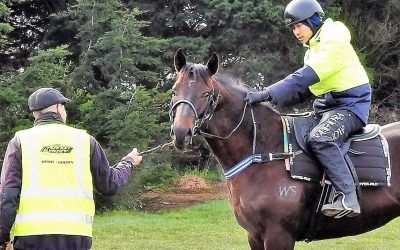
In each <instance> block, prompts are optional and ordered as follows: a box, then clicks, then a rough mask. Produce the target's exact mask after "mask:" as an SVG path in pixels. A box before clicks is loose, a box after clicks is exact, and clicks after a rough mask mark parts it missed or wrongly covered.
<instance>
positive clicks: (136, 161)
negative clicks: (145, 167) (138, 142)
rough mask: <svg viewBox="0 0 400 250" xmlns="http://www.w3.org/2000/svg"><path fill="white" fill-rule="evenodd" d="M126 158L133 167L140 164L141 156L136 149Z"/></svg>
mask: <svg viewBox="0 0 400 250" xmlns="http://www.w3.org/2000/svg"><path fill="white" fill-rule="evenodd" d="M127 156H129V157H130V158H131V159H132V160H133V162H132V164H133V165H135V166H138V165H139V164H140V162H142V158H143V156H141V155H139V153H138V151H137V148H134V149H133V150H132V151H131V152H130V153H129V154H128V155H127Z"/></svg>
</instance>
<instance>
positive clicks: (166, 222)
mask: <svg viewBox="0 0 400 250" xmlns="http://www.w3.org/2000/svg"><path fill="white" fill-rule="evenodd" d="M398 235H400V219H397V220H394V221H392V222H391V223H389V224H387V225H386V226H384V227H382V228H380V229H377V230H374V231H372V232H369V233H366V234H363V235H359V236H353V237H346V238H342V239H335V240H325V241H318V242H312V243H308V244H307V243H303V242H300V243H297V244H296V248H295V249H297V250H300V249H335V250H341V249H346V250H348V249H351V250H369V249H371V250H391V249H400V240H399V239H398ZM93 249H94V250H102V249H140V250H147V249H149V250H152V249H199V250H200V249H205V250H214V249H229V250H231V249H232V250H234V249H243V250H244V249H249V247H248V245H247V236H246V232H245V231H244V229H242V228H241V227H240V226H239V225H238V224H237V222H236V220H235V219H234V216H233V213H232V211H231V209H230V207H229V204H228V202H227V201H226V200H220V201H212V202H208V203H205V204H201V205H197V206H194V207H191V208H187V209H183V210H178V211H171V212H158V213H155V214H149V213H143V212H131V211H129V212H128V211H113V212H107V213H104V214H101V215H97V216H96V218H95V223H94V240H93Z"/></svg>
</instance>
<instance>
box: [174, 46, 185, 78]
mask: <svg viewBox="0 0 400 250" xmlns="http://www.w3.org/2000/svg"><path fill="white" fill-rule="evenodd" d="M185 64H186V57H185V55H184V54H183V51H182V49H181V48H179V49H178V50H177V51H176V53H175V57H174V65H175V70H176V72H179V71H181V69H182V67H183V66H185Z"/></svg>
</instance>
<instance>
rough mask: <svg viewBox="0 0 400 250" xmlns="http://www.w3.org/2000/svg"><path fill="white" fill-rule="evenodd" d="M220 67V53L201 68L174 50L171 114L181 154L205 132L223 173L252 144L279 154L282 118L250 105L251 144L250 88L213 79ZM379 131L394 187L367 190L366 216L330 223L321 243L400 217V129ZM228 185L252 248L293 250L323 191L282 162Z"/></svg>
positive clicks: (248, 172) (363, 207)
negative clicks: (384, 141) (247, 101)
mask: <svg viewBox="0 0 400 250" xmlns="http://www.w3.org/2000/svg"><path fill="white" fill-rule="evenodd" d="M218 67H219V62H218V56H217V55H216V54H215V53H213V55H212V57H211V58H210V60H209V61H208V63H207V65H202V64H193V63H187V62H186V58H185V56H184V55H183V52H182V50H181V49H179V50H178V51H177V52H176V54H175V68H176V71H177V74H178V75H177V80H176V83H175V85H174V86H173V89H172V93H173V97H172V104H173V106H172V108H171V112H172V116H173V118H174V120H173V127H172V136H173V139H174V143H175V146H176V147H177V148H178V149H183V148H184V147H185V146H186V144H187V142H188V141H189V140H190V139H191V137H192V136H194V135H195V134H198V133H199V131H202V132H200V134H203V135H204V136H205V139H206V141H207V143H208V144H209V146H210V147H211V149H212V151H213V152H214V154H215V155H216V157H217V159H218V161H219V162H220V164H221V165H222V168H223V169H227V168H229V167H231V166H233V165H235V164H237V163H238V162H240V161H241V160H243V159H244V158H246V157H247V156H249V155H251V154H252V153H253V145H254V146H255V151H256V152H259V153H263V152H282V150H283V138H282V130H283V126H282V121H281V118H280V114H279V113H278V112H276V111H274V109H273V108H271V107H270V106H268V105H266V104H259V105H255V106H253V107H252V110H253V112H254V113H253V116H254V118H255V122H256V128H257V135H256V143H254V142H253V133H254V131H253V119H252V114H251V112H249V111H248V109H249V107H246V104H245V103H244V101H243V99H244V98H245V96H246V92H247V90H246V88H245V87H242V86H241V85H240V84H238V83H237V82H238V81H236V80H234V79H232V78H229V77H227V76H223V75H219V74H216V73H217V70H218ZM245 110H246V111H245ZM242 117H243V120H242V119H241V118H242ZM241 120H242V122H240V121H241ZM382 132H383V134H384V135H385V137H386V139H387V141H388V144H389V147H390V150H391V152H390V161H391V164H392V180H391V183H392V185H391V187H363V188H362V195H363V196H362V200H361V212H362V213H361V215H359V216H357V217H353V218H348V217H344V218H341V219H333V218H328V217H327V218H326V223H325V224H323V226H322V228H321V229H320V230H319V231H318V233H317V235H316V238H315V239H316V240H321V239H329V238H337V237H343V236H349V235H356V234H361V233H364V232H367V231H370V230H372V229H375V228H377V227H380V226H382V225H385V224H386V223H387V222H389V221H390V220H392V219H393V218H395V217H397V216H399V215H400V203H399V202H400V187H399V185H400V166H399V164H400V152H399V153H398V152H397V150H398V149H400V123H392V124H389V125H386V126H384V127H383V130H382ZM227 185H228V189H229V197H230V203H231V206H232V208H233V211H234V214H235V216H236V219H237V221H238V223H239V224H240V225H241V226H242V227H243V228H245V229H246V230H247V232H248V240H249V244H250V247H251V249H274V250H275V249H293V248H294V245H295V242H296V241H300V240H304V239H305V235H306V231H307V228H308V225H309V223H310V219H311V216H312V213H313V204H314V202H315V200H316V199H317V197H318V194H319V192H320V187H319V185H318V184H316V183H311V182H306V181H299V180H294V179H291V178H290V175H289V173H288V172H287V171H286V170H285V166H284V162H283V161H282V160H277V161H272V162H269V163H261V164H253V165H252V166H251V167H249V168H248V169H246V170H245V171H243V172H242V173H240V174H238V175H237V176H235V177H234V178H232V179H230V180H228V181H227ZM282 190H286V191H285V192H282Z"/></svg>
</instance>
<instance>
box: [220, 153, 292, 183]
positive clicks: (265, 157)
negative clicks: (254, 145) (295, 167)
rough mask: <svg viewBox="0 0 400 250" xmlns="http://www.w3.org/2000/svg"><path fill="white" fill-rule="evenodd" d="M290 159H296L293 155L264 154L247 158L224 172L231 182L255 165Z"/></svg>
mask: <svg viewBox="0 0 400 250" xmlns="http://www.w3.org/2000/svg"><path fill="white" fill-rule="evenodd" d="M290 157H294V154H293V153H263V154H254V155H250V156H247V157H246V158H244V159H243V160H241V161H240V162H239V163H238V164H236V165H234V166H233V167H231V168H228V169H226V170H224V171H222V172H223V174H224V175H225V177H226V179H228V180H230V179H232V178H233V177H235V176H236V175H238V174H240V173H241V172H243V171H244V170H246V169H247V168H248V167H249V166H250V165H251V164H253V163H265V162H271V161H275V160H283V159H287V158H290Z"/></svg>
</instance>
